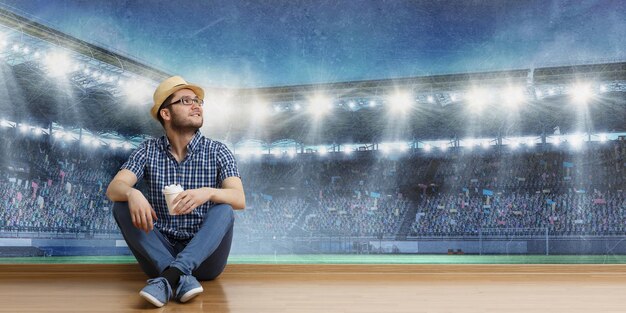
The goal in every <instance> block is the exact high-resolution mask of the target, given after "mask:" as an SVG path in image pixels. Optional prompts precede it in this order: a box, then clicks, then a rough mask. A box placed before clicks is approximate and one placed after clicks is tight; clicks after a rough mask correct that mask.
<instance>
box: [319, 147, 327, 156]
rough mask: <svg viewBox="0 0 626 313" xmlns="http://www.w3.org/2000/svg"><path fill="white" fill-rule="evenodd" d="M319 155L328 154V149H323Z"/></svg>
mask: <svg viewBox="0 0 626 313" xmlns="http://www.w3.org/2000/svg"><path fill="white" fill-rule="evenodd" d="M319 153H320V155H326V154H327V153H328V149H327V148H326V147H321V148H320V150H319Z"/></svg>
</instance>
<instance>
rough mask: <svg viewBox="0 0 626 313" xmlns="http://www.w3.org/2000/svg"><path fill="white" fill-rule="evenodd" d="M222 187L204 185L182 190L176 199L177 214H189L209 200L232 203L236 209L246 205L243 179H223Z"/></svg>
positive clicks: (175, 209)
mask: <svg viewBox="0 0 626 313" xmlns="http://www.w3.org/2000/svg"><path fill="white" fill-rule="evenodd" d="M221 187H222V188H210V187H204V188H199V189H190V190H185V191H183V192H181V193H180V194H179V195H178V196H177V197H176V198H175V199H174V201H173V202H174V203H176V207H175V208H174V212H176V214H187V213H189V212H191V211H193V210H194V209H195V208H197V207H199V206H201V205H202V204H204V203H206V202H207V201H212V202H214V203H226V204H230V206H232V207H233V209H235V210H241V209H243V208H245V207H246V195H245V194H244V192H243V184H242V183H241V179H240V178H239V177H236V176H231V177H228V178H226V179H224V181H222V186H221Z"/></svg>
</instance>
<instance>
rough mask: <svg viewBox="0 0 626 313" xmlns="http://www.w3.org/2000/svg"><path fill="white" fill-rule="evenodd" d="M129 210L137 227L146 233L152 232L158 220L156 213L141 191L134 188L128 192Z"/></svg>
mask: <svg viewBox="0 0 626 313" xmlns="http://www.w3.org/2000/svg"><path fill="white" fill-rule="evenodd" d="M128 209H129V210H130V217H131V219H132V221H133V225H135V227H137V228H139V229H141V230H143V231H145V232H146V233H148V232H150V231H151V230H152V228H153V227H154V221H156V220H157V216H156V212H155V211H154V209H153V208H152V206H151V205H150V202H148V199H146V197H144V195H143V194H142V193H141V191H139V190H137V189H134V188H133V189H131V190H130V191H129V192H128Z"/></svg>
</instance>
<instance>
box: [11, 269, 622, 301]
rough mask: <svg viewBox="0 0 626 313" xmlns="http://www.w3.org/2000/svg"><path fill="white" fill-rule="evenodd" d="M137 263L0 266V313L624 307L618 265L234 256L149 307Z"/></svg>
mask: <svg viewBox="0 0 626 313" xmlns="http://www.w3.org/2000/svg"><path fill="white" fill-rule="evenodd" d="M144 283H145V277H144V276H143V274H141V273H140V272H139V269H138V267H137V265H134V264H122V265H68V264H45V265H43V264H36V265H35V264H32V265H0V311H2V312H135V311H148V312H216V313H219V312H232V313H238V312H254V313H262V312H272V313H276V312H298V313H307V312H315V313H318V312H359V313H364V312H411V313H413V312H455V313H456V312H506V313H511V312H524V313H528V312H549V313H556V312H568V313H572V312H585V313H588V312H626V265H242V264H233V265H229V266H228V267H227V270H226V271H225V273H224V274H223V275H222V276H221V277H220V278H218V279H217V280H215V281H211V282H203V286H204V289H205V292H204V293H203V294H201V295H200V296H199V297H197V298H195V299H193V300H192V301H190V302H189V303H186V304H179V303H176V302H175V301H174V302H170V303H169V304H167V305H166V306H165V307H163V308H160V309H159V308H154V307H152V306H151V305H150V304H148V303H147V302H145V301H144V300H143V299H141V298H140V297H139V295H138V292H139V290H140V289H141V288H142V287H143V285H144Z"/></svg>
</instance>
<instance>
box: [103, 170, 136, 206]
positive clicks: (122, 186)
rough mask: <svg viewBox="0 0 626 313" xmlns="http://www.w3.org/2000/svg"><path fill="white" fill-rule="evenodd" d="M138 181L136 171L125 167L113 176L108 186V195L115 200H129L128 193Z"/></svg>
mask: <svg viewBox="0 0 626 313" xmlns="http://www.w3.org/2000/svg"><path fill="white" fill-rule="evenodd" d="M136 183H137V176H135V173H133V172H131V171H129V170H127V169H123V170H121V171H119V172H118V173H117V175H115V177H113V180H112V181H111V182H110V183H109V187H108V188H107V193H106V195H107V197H108V198H109V199H110V200H111V201H113V202H124V201H128V194H129V193H130V192H131V191H132V189H134V188H133V186H135V184H136Z"/></svg>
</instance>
